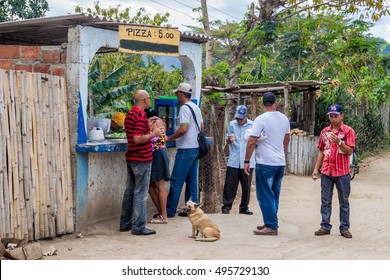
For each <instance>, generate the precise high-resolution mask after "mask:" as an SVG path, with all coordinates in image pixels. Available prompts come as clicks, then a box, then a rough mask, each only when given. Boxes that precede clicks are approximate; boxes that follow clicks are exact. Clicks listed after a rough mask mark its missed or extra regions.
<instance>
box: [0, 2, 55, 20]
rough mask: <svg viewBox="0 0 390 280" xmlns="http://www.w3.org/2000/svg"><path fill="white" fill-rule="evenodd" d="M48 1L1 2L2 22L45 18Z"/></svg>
mask: <svg viewBox="0 0 390 280" xmlns="http://www.w3.org/2000/svg"><path fill="white" fill-rule="evenodd" d="M47 11H49V5H48V4H47V1H46V0H0V22H4V21H15V20H21V19H29V18H39V17H43V16H45V13H46V12H47Z"/></svg>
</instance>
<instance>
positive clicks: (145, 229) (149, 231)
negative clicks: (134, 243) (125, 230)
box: [131, 228, 156, 235]
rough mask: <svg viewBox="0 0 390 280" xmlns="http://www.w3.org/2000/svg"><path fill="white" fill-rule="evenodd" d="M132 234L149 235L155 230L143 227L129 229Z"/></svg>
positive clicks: (154, 232)
mask: <svg viewBox="0 0 390 280" xmlns="http://www.w3.org/2000/svg"><path fill="white" fill-rule="evenodd" d="M131 234H132V235H151V234H156V231H155V230H153V229H148V228H144V229H143V231H134V230H132V231H131Z"/></svg>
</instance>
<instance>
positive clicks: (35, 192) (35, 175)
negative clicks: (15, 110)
mask: <svg viewBox="0 0 390 280" xmlns="http://www.w3.org/2000/svg"><path fill="white" fill-rule="evenodd" d="M28 88H29V89H30V90H28V91H27V102H28V104H29V105H30V112H31V114H30V116H31V118H30V119H29V128H30V131H29V137H31V139H32V149H31V150H30V158H29V162H30V168H31V200H32V203H31V204H32V215H33V217H32V219H33V223H34V236H33V240H38V239H40V231H39V222H40V217H39V187H37V182H38V179H39V172H38V140H37V139H38V137H37V118H36V114H37V112H36V108H35V100H34V97H35V96H37V93H36V91H37V86H36V79H34V75H33V74H31V73H28Z"/></svg>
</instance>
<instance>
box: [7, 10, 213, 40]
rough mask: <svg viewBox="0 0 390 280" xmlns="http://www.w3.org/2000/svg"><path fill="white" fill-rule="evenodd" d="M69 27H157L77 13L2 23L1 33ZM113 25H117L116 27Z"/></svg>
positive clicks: (183, 35)
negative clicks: (49, 26)
mask: <svg viewBox="0 0 390 280" xmlns="http://www.w3.org/2000/svg"><path fill="white" fill-rule="evenodd" d="M67 21H69V23H70V24H69V25H72V24H78V25H97V26H101V27H102V28H107V27H108V26H109V25H111V28H115V29H117V28H119V27H118V26H119V25H121V24H123V25H138V26H148V27H156V26H154V25H146V24H136V23H131V22H127V21H125V20H121V21H119V20H115V19H112V18H107V17H103V16H98V15H92V14H90V13H76V14H68V15H63V16H54V17H42V18H33V19H25V20H18V21H8V22H0V34H1V33H8V32H7V31H10V29H9V28H11V27H14V29H15V27H22V26H29V27H30V28H31V27H32V26H36V25H43V24H48V23H55V22H58V23H62V24H64V22H65V23H68V22H67ZM112 25H116V26H115V27H114V26H112ZM159 27H161V28H173V29H178V27H167V26H159ZM180 38H183V39H184V41H187V40H189V41H195V42H199V43H204V42H207V41H209V40H212V38H211V37H209V36H205V35H201V34H194V33H190V32H182V31H180Z"/></svg>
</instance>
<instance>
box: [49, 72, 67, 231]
mask: <svg viewBox="0 0 390 280" xmlns="http://www.w3.org/2000/svg"><path fill="white" fill-rule="evenodd" d="M58 82H59V79H58V76H52V77H51V78H50V83H51V87H52V93H51V94H52V95H53V104H52V106H53V111H54V112H56V115H54V117H53V135H54V155H55V164H56V178H55V179H56V180H55V181H56V183H55V184H56V188H55V191H56V193H55V195H56V201H55V203H56V234H64V233H65V223H64V216H65V213H64V208H63V206H64V205H63V199H62V193H63V185H62V181H63V180H62V177H63V173H64V165H63V161H62V158H63V156H64V155H63V153H64V149H63V147H62V145H61V137H60V136H61V130H62V123H61V119H62V118H63V113H62V110H61V106H60V92H59V85H58Z"/></svg>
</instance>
